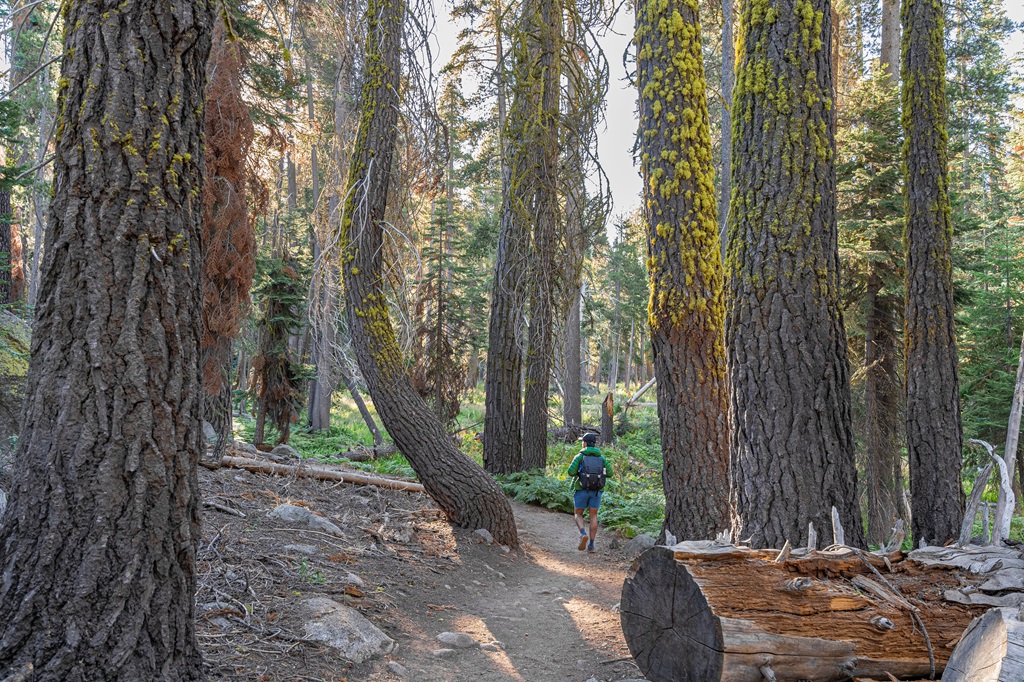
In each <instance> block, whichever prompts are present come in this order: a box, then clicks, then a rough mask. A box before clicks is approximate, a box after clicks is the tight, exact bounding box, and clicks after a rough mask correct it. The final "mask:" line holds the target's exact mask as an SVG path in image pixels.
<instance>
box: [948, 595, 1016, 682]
mask: <svg viewBox="0 0 1024 682" xmlns="http://www.w3.org/2000/svg"><path fill="white" fill-rule="evenodd" d="M1021 680H1024V622H1022V620H1021V613H1020V611H1019V610H1017V609H1010V608H1001V609H992V610H990V611H988V612H987V613H985V614H984V615H983V616H980V617H978V618H975V619H974V620H973V621H972V622H971V624H970V626H968V628H967V630H966V632H964V635H963V638H962V639H961V640H960V643H959V644H957V645H956V649H954V650H953V655H952V656H950V658H949V663H948V664H947V665H946V671H945V672H944V673H943V674H942V682H1020V681H1021Z"/></svg>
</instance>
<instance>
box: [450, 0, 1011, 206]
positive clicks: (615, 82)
mask: <svg viewBox="0 0 1024 682" xmlns="http://www.w3.org/2000/svg"><path fill="white" fill-rule="evenodd" d="M434 3H435V11H436V12H437V24H436V27H435V36H436V43H435V50H436V54H437V58H436V61H435V65H434V72H435V73H437V72H438V71H439V70H440V69H441V67H442V66H444V64H446V63H447V61H448V58H449V57H450V55H451V53H452V52H453V51H454V50H455V48H456V36H457V34H458V31H459V30H460V28H461V27H460V26H459V25H457V24H455V23H454V22H453V21H452V20H451V18H450V17H449V16H448V14H447V12H448V9H447V5H446V4H445V3H444V2H443V0H434ZM442 5H444V6H442ZM1004 7H1005V9H1006V13H1007V16H1009V18H1010V19H1011V20H1013V21H1015V22H1017V23H1018V24H1020V23H1021V22H1024V2H1021V0H1004ZM632 33H633V14H632V12H631V11H630V10H629V8H628V7H625V6H623V8H622V9H621V10H620V12H619V14H618V16H617V17H616V20H615V23H614V25H613V26H612V30H611V31H610V32H609V33H608V34H607V35H606V36H605V38H604V40H603V43H602V47H603V49H604V52H605V56H606V57H607V59H608V63H609V66H610V70H611V73H610V79H609V84H608V98H607V100H608V101H607V108H606V110H605V123H604V125H602V127H601V129H600V130H599V131H598V154H599V156H600V159H601V163H602V165H603V166H604V169H605V172H606V173H607V174H608V179H609V182H610V185H611V190H612V198H613V200H614V208H613V214H612V215H613V216H615V215H625V214H628V213H630V212H632V211H633V210H634V209H635V208H636V207H638V206H639V205H640V190H641V182H640V169H639V167H638V166H634V165H633V156H632V153H631V151H630V150H631V149H632V147H633V139H634V133H635V132H636V89H635V88H634V87H632V86H631V85H630V84H629V83H628V82H627V80H626V70H625V66H624V65H623V59H622V55H623V53H624V52H625V50H626V49H627V47H628V46H629V40H630V37H631V36H632ZM1005 49H1006V52H1007V54H1020V53H1021V52H1022V51H1024V31H1022V30H1018V31H1017V32H1016V33H1014V34H1013V36H1012V37H1011V38H1010V40H1008V41H1007V42H1006V44H1005ZM613 222H614V221H611V220H610V221H609V224H612V223H613Z"/></svg>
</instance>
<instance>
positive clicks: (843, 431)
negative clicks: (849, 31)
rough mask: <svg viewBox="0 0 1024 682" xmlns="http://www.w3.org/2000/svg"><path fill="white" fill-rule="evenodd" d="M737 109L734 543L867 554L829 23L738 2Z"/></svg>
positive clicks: (816, 0)
mask: <svg viewBox="0 0 1024 682" xmlns="http://www.w3.org/2000/svg"><path fill="white" fill-rule="evenodd" d="M740 26H741V32H742V35H741V37H740V40H739V45H740V46H741V48H740V52H739V55H738V56H739V61H738V64H737V73H736V87H735V91H734V98H733V110H732V120H733V133H734V136H733V155H732V160H733V166H732V173H733V174H732V186H733V199H732V206H731V210H730V214H729V235H728V239H729V242H728V249H727V259H726V275H727V282H728V294H727V296H726V300H727V301H728V304H727V305H728V312H727V321H726V344H727V347H728V349H729V353H728V357H729V375H730V379H731V382H730V391H731V397H732V400H731V403H730V413H731V416H732V419H731V422H732V441H731V445H730V450H731V475H732V488H731V501H732V508H733V512H734V521H735V528H734V530H735V532H736V533H737V536H736V537H740V538H743V539H746V538H750V539H751V542H752V543H753V545H754V546H755V547H765V546H775V547H781V546H782V545H783V543H785V542H786V541H787V540H788V541H790V542H791V543H793V544H794V545H797V546H799V545H800V544H801V543H804V542H806V540H807V526H808V523H810V522H813V523H814V525H815V527H816V528H817V529H818V531H819V532H821V531H823V530H824V529H828V528H830V527H831V524H832V520H831V509H832V507H833V506H835V507H836V508H837V510H838V511H839V518H840V520H841V521H842V524H843V526H844V528H845V529H846V539H847V542H848V543H850V544H852V545H857V546H863V544H864V536H863V528H862V526H861V518H860V510H859V508H858V504H857V479H856V468H855V462H854V440H853V428H852V414H851V405H850V383H849V366H848V362H847V348H846V344H847V340H846V332H845V330H844V328H843V320H842V314H841V310H840V305H839V304H840V301H839V293H840V292H839V256H838V250H837V236H836V212H835V200H836V194H835V182H836V180H835V170H834V158H835V137H834V130H835V129H834V125H835V123H834V121H835V119H834V115H833V112H832V107H833V96H834V95H833V87H832V82H833V81H832V77H833V74H832V52H831V50H830V41H831V36H832V12H831V4H830V2H828V0H781V1H780V2H777V3H771V4H770V5H768V6H767V7H766V6H765V5H764V4H762V3H758V2H755V1H753V0H745V1H744V2H743V6H742V14H741V21H740Z"/></svg>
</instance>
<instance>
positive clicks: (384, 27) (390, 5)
mask: <svg viewBox="0 0 1024 682" xmlns="http://www.w3.org/2000/svg"><path fill="white" fill-rule="evenodd" d="M404 13H405V3H404V2H402V1H395V0H370V1H369V3H368V4H367V8H366V15H365V19H366V26H367V41H366V52H367V54H366V64H367V69H366V73H365V76H364V78H365V80H364V82H363V92H362V101H361V107H362V116H361V118H360V124H359V132H358V135H357V136H356V143H355V147H354V149H353V152H352V157H351V165H350V170H349V177H348V191H347V192H346V193H345V197H346V199H345V204H344V210H343V214H342V215H343V217H342V222H341V243H342V244H343V245H344V247H343V250H342V256H341V262H342V273H343V277H344V282H345V305H346V313H347V316H348V324H349V331H350V332H351V334H352V345H353V348H354V349H355V353H356V358H357V360H358V362H359V368H360V369H361V370H362V373H363V377H364V378H365V379H366V385H367V388H368V389H369V392H370V396H371V397H372V398H373V403H374V406H375V407H376V408H377V412H378V414H379V415H380V417H381V420H382V421H383V422H384V426H385V428H386V429H387V431H388V433H389V434H390V435H391V437H392V438H393V439H394V441H395V445H397V446H398V449H399V450H400V451H401V452H402V454H403V455H405V457H406V459H408V460H409V463H410V464H411V465H412V467H413V469H414V470H415V471H416V474H417V475H418V476H419V478H420V480H421V481H422V482H423V485H424V487H425V488H426V490H427V493H428V494H429V495H430V496H431V497H432V498H433V499H434V501H435V502H436V503H437V505H438V506H439V507H440V508H441V509H442V511H444V512H445V514H446V515H447V516H448V518H449V519H450V520H451V521H452V523H454V524H456V525H459V526H462V527H464V528H486V529H487V530H489V531H490V532H491V534H492V535H493V536H494V539H495V540H496V541H497V542H499V543H501V544H504V545H509V546H518V544H519V539H518V535H517V532H516V525H515V518H514V517H513V515H512V509H511V507H510V506H509V503H508V500H507V499H506V498H505V495H504V493H503V492H502V491H501V488H500V487H498V484H497V483H496V482H495V481H494V479H492V478H491V477H490V476H488V475H487V474H486V472H484V471H483V470H482V469H481V468H480V467H478V466H477V465H476V464H475V463H474V462H473V461H472V460H471V459H469V458H468V457H467V456H466V455H465V454H463V453H462V452H460V451H459V450H458V449H457V448H456V447H455V445H454V444H453V443H452V441H451V439H450V438H449V436H448V434H447V433H446V432H445V430H444V427H443V426H442V425H441V423H440V422H439V421H438V420H437V418H436V417H435V416H434V414H432V413H431V411H430V408H429V407H428V406H427V404H426V403H425V402H423V399H422V398H420V397H419V396H418V395H417V394H416V390H415V389H414V388H413V385H412V382H411V381H410V379H409V374H408V372H407V371H406V367H405V361H404V358H403V357H402V352H401V349H400V348H399V346H398V342H397V339H396V336H395V329H394V327H393V326H392V324H391V319H390V317H389V314H388V302H387V296H386V293H385V289H384V249H383V248H382V247H383V240H384V220H385V211H386V209H387V199H388V189H389V185H390V182H391V175H392V173H391V162H392V157H393V155H394V151H395V140H396V137H397V133H398V129H397V124H398V108H399V104H400V101H399V83H400V70H401V60H400V57H401V39H402V22H403V18H404Z"/></svg>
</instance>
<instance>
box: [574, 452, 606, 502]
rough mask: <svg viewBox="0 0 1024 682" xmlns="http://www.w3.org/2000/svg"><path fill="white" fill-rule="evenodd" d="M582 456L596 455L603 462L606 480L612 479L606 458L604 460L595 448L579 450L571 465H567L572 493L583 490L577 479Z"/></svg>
mask: <svg viewBox="0 0 1024 682" xmlns="http://www.w3.org/2000/svg"><path fill="white" fill-rule="evenodd" d="M583 455H596V456H597V457H600V458H601V461H602V462H604V474H605V476H606V477H607V478H611V477H612V467H611V465H610V464H608V460H607V458H605V456H604V455H602V454H601V451H600V450H598V449H597V448H595V447H589V448H583V449H582V450H580V453H579V454H578V455H576V457H575V458H573V460H572V464H570V465H569V476H571V477H572V489H573V492H575V491H577V490H583V486H581V485H580V478H579V472H580V465H581V464H582V463H583Z"/></svg>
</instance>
